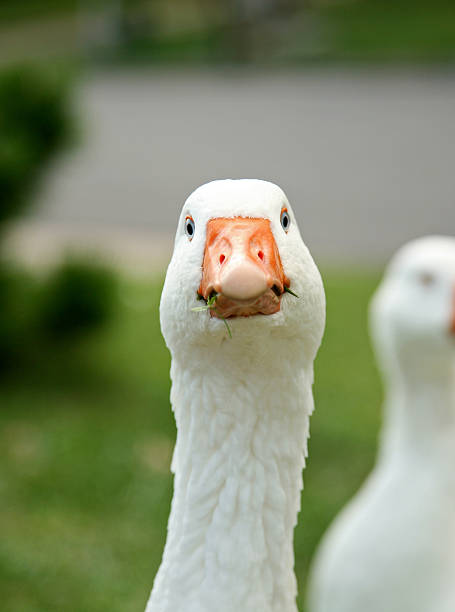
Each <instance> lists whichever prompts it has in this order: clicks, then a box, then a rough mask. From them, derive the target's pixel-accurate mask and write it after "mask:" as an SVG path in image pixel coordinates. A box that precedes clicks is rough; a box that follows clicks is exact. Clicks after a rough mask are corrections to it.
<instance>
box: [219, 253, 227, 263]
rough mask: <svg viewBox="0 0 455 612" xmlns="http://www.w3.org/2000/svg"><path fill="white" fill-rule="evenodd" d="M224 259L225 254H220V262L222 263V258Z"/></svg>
mask: <svg viewBox="0 0 455 612" xmlns="http://www.w3.org/2000/svg"><path fill="white" fill-rule="evenodd" d="M225 259H226V256H225V255H223V254H221V255H220V264H223V262H224V260H225Z"/></svg>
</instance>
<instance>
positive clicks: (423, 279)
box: [419, 272, 436, 287]
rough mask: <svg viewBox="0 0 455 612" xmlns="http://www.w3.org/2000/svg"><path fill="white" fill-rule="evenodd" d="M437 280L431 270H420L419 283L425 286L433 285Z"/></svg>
mask: <svg viewBox="0 0 455 612" xmlns="http://www.w3.org/2000/svg"><path fill="white" fill-rule="evenodd" d="M435 282H436V277H435V276H434V274H432V273H431V272H420V273H419V283H420V284H421V285H423V286H424V287H431V285H434V284H435Z"/></svg>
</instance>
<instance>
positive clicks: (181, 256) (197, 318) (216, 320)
mask: <svg viewBox="0 0 455 612" xmlns="http://www.w3.org/2000/svg"><path fill="white" fill-rule="evenodd" d="M288 290H290V291H292V292H293V293H294V294H296V295H297V296H298V297H296V296H295V295H292V294H291V293H289V292H288ZM207 302H209V303H211V304H212V306H213V307H212V308H209V309H207V311H205V312H194V309H195V308H197V307H198V306H201V304H202V305H204V304H206V303H207ZM324 306H325V303H324V291H323V286H322V281H321V277H320V275H319V272H318V269H317V267H316V265H315V263H314V261H313V259H312V257H311V255H310V253H309V251H308V249H307V247H306V246H305V244H304V243H303V241H302V238H301V236H300V233H299V229H298V227H297V223H296V219H295V216H294V213H293V211H292V208H291V206H290V204H289V202H288V200H287V198H286V196H285V194H284V193H283V191H282V190H281V189H280V188H279V187H277V186H276V185H274V184H272V183H269V182H266V181H261V180H253V179H241V180H218V181H213V182H211V183H207V184H205V185H202V186H201V187H199V188H198V189H196V191H194V192H193V193H192V194H191V195H190V197H189V198H188V199H187V201H186V202H185V204H184V206H183V209H182V212H181V215H180V219H179V222H178V226H177V233H176V238H175V245H174V252H173V255H172V259H171V262H170V264H169V268H168V271H167V275H166V280H165V285H164V288H163V293H162V299H161V306H160V316H161V327H162V331H163V335H164V337H165V340H166V343H167V345H168V347H169V348H170V349H171V352H174V351H176V350H178V349H179V348H183V347H190V348H194V347H196V346H208V345H212V346H213V345H217V344H219V343H221V342H224V341H225V340H229V342H232V343H237V344H238V343H242V342H243V341H247V340H251V339H252V338H254V337H256V338H261V339H263V340H264V339H266V338H267V337H271V336H275V337H278V336H279V337H281V338H286V339H288V340H290V339H296V340H302V339H303V341H304V345H305V346H304V347H303V348H306V352H307V354H308V357H309V358H310V359H312V358H314V356H315V353H316V351H317V348H318V346H319V344H320V341H321V337H322V332H323V328H324V318H325V307H324ZM226 322H228V324H229V328H230V329H231V331H232V340H230V339H229V338H228V336H227V329H226V325H225V323H226Z"/></svg>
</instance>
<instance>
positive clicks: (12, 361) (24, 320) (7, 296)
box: [0, 265, 36, 374]
mask: <svg viewBox="0 0 455 612" xmlns="http://www.w3.org/2000/svg"><path fill="white" fill-rule="evenodd" d="M35 297H36V294H35V283H33V281H32V280H31V279H30V278H29V277H28V276H26V275H25V274H24V273H22V272H18V271H17V270H11V269H9V268H7V267H5V266H4V265H0V374H1V373H2V372H4V371H6V370H9V369H10V368H12V367H14V366H15V365H17V364H18V363H19V362H21V361H22V357H23V356H24V352H26V350H27V347H30V345H31V344H32V343H33V339H32V336H33V322H32V317H33V313H32V308H31V306H32V304H33V303H34V301H35Z"/></svg>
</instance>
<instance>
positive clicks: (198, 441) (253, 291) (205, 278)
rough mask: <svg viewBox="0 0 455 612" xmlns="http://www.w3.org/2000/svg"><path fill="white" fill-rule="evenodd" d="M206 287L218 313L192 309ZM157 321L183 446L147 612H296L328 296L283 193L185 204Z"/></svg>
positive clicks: (255, 185)
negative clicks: (299, 534)
mask: <svg viewBox="0 0 455 612" xmlns="http://www.w3.org/2000/svg"><path fill="white" fill-rule="evenodd" d="M285 287H288V288H289V287H291V288H292V289H291V290H292V291H294V292H295V293H297V294H298V295H299V296H300V297H299V299H298V298H296V297H294V296H293V295H291V294H289V293H286V292H285ZM214 292H216V294H217V298H216V302H215V304H214V306H215V308H213V309H211V310H210V311H208V312H192V309H193V308H194V307H197V306H198V305H200V304H201V301H198V300H197V294H198V293H199V294H200V295H202V296H203V298H204V299H205V300H206V301H207V300H208V299H209V298H210V296H214V295H215V293H214ZM160 312H161V328H162V331H163V335H164V338H165V340H166V344H167V346H168V347H169V350H170V352H171V356H172V366H171V378H172V391H171V402H172V406H173V410H174V413H175V419H176V424H177V443H176V447H175V450H174V456H173V461H172V466H171V469H172V471H173V472H174V474H175V478H174V496H173V500H172V508H171V515H170V518H169V524H168V537H167V542H166V546H165V550H164V554H163V559H162V563H161V566H160V569H159V571H158V574H157V576H156V578H155V582H154V586H153V590H152V593H151V596H150V599H149V602H148V605H147V612H214V611H215V610H216V611H217V612H259V611H260V612H278V611H279V612H296V611H297V607H296V603H295V598H296V579H295V575H294V569H293V568H294V553H293V529H294V526H295V524H296V521H297V513H298V510H299V504H300V490H301V487H302V477H301V472H302V468H303V466H304V463H305V456H306V441H307V437H308V427H309V416H310V414H311V412H312V410H313V397H312V390H311V387H312V383H313V360H314V358H315V355H316V352H317V349H318V347H319V344H320V342H321V338H322V334H323V328H324V321H325V298H324V291H323V286H322V281H321V277H320V275H319V272H318V270H317V268H316V266H315V264H314V262H313V260H312V258H311V255H310V253H309V251H308V249H307V248H306V246H305V245H304V243H303V242H302V239H301V237H300V234H299V230H298V228H297V224H296V222H295V218H294V215H293V212H292V210H291V207H290V205H289V202H288V201H287V199H286V196H285V195H284V193H283V192H282V191H281V189H280V188H279V187H277V186H276V185H273V184H271V183H268V182H265V181H258V180H248V179H244V180H223V181H214V182H212V183H208V184H207V185H203V186H202V187H199V188H198V189H197V190H196V191H195V192H194V193H193V194H192V195H191V196H190V197H189V198H188V200H187V201H186V203H185V205H184V207H183V211H182V214H181V216H180V221H179V224H178V228H177V235H176V240H175V248H174V253H173V256H172V260H171V262H170V264H169V268H168V271H167V276H166V281H165V284H164V289H163V294H162V299H161V307H160ZM219 317H229V326H230V328H231V331H232V338H229V336H228V333H227V329H226V326H225V321H223V320H221V318H219Z"/></svg>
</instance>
